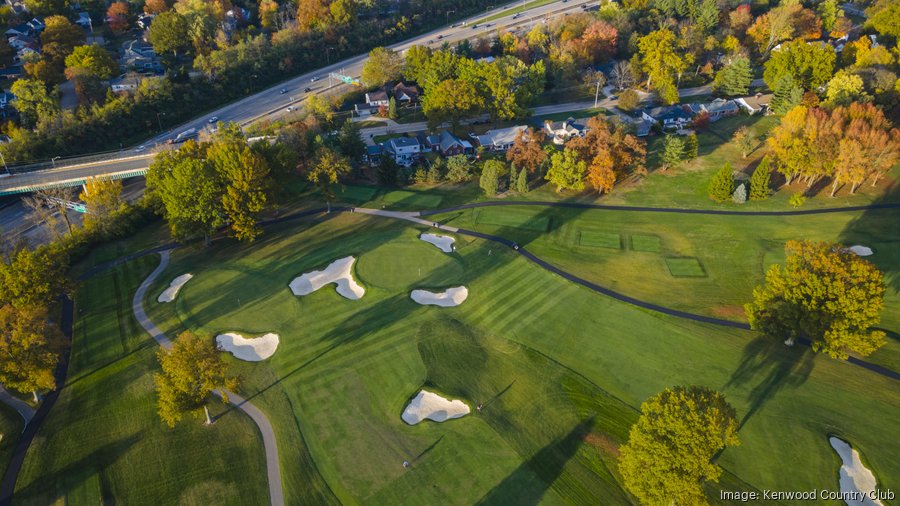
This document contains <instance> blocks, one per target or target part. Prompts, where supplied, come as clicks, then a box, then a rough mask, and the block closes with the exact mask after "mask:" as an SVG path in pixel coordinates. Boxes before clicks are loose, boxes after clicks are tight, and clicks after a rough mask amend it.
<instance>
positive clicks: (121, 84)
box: [109, 73, 143, 93]
mask: <svg viewBox="0 0 900 506" xmlns="http://www.w3.org/2000/svg"><path fill="white" fill-rule="evenodd" d="M141 81H143V78H142V77H141V76H140V75H139V74H134V73H129V74H124V75H121V76H119V77H116V78H113V79H110V81H109V88H110V89H111V90H112V91H114V92H116V93H118V92H126V93H131V92H133V91H134V90H136V89H138V86H140V84H141Z"/></svg>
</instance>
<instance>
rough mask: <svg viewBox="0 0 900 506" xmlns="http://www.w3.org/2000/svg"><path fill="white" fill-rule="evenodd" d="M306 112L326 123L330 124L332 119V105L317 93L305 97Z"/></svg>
mask: <svg viewBox="0 0 900 506" xmlns="http://www.w3.org/2000/svg"><path fill="white" fill-rule="evenodd" d="M306 110H307V112H309V113H310V114H312V115H313V116H315V117H316V118H320V119H323V120H325V122H326V123H330V122H331V120H332V119H333V118H334V104H333V103H332V102H331V101H329V100H328V99H327V98H325V97H322V96H320V95H319V94H317V93H313V94H310V95H309V96H307V97H306Z"/></svg>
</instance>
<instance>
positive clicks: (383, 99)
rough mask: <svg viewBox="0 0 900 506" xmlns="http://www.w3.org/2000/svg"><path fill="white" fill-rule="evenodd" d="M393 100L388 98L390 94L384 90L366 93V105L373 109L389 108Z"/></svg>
mask: <svg viewBox="0 0 900 506" xmlns="http://www.w3.org/2000/svg"><path fill="white" fill-rule="evenodd" d="M390 102H391V99H390V98H388V94H387V92H386V91H384V90H377V91H372V92H369V93H366V104H368V105H370V106H372V107H380V106H385V107H387V106H388V104H390Z"/></svg>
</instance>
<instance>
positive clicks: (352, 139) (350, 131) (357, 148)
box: [337, 99, 393, 164]
mask: <svg viewBox="0 0 900 506" xmlns="http://www.w3.org/2000/svg"><path fill="white" fill-rule="evenodd" d="M391 100H393V99H391ZM337 143H338V149H339V150H340V152H341V154H342V155H344V156H345V157H347V158H348V159H349V160H350V161H351V164H352V163H355V162H356V161H358V160H361V159H362V157H363V155H365V154H366V143H365V142H363V140H362V138H361V137H360V134H359V126H358V125H357V124H356V123H354V122H353V121H352V120H351V119H350V118H347V120H346V121H344V124H343V125H341V129H340V130H338V135H337Z"/></svg>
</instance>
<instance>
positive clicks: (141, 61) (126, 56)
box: [119, 39, 162, 73]
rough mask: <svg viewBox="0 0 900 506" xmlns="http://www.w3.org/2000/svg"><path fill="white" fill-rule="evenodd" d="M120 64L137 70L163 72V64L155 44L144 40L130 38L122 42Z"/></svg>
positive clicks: (125, 67)
mask: <svg viewBox="0 0 900 506" xmlns="http://www.w3.org/2000/svg"><path fill="white" fill-rule="evenodd" d="M119 66H120V67H122V68H124V69H128V70H134V71H136V72H147V73H161V72H162V65H161V64H160V62H159V57H157V56H156V51H154V50H153V46H151V45H150V44H148V43H146V42H144V41H142V40H137V39H135V40H130V41H127V42H125V43H123V44H122V56H121V58H119Z"/></svg>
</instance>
